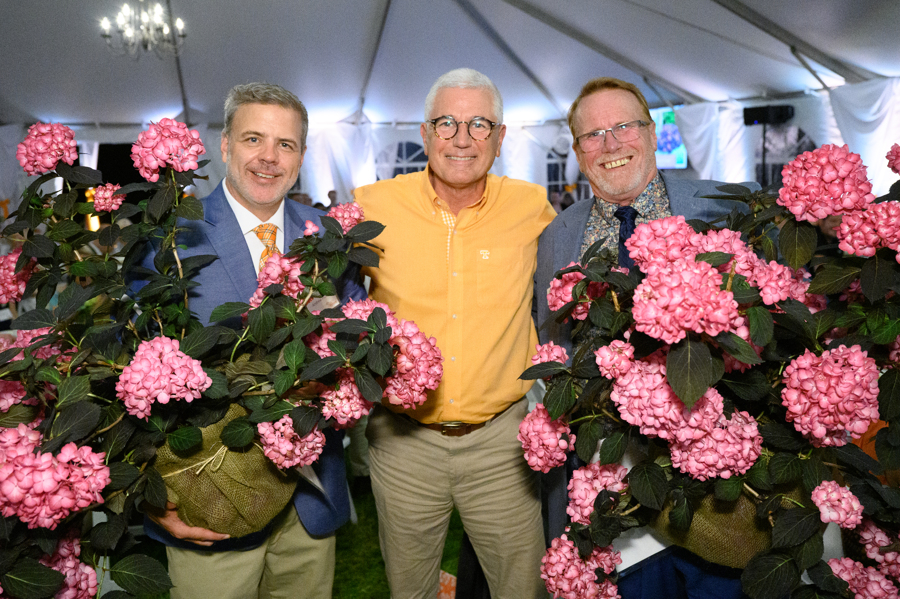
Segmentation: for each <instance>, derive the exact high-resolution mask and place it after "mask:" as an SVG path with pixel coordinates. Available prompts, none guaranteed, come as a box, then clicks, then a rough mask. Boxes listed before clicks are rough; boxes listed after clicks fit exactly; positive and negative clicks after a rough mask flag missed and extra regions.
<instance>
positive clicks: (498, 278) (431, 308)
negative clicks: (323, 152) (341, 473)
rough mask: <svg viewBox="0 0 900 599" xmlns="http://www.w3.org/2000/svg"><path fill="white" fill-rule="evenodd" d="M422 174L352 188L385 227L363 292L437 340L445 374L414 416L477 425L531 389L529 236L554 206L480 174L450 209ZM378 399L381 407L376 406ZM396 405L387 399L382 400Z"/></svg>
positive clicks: (532, 238)
mask: <svg viewBox="0 0 900 599" xmlns="http://www.w3.org/2000/svg"><path fill="white" fill-rule="evenodd" d="M427 173H428V171H427V170H426V171H422V172H418V173H413V174H409V175H400V176H398V177H395V178H394V179H391V180H387V181H379V182H378V183H374V184H372V185H367V186H365V187H360V188H358V189H357V190H356V192H355V199H356V201H357V202H358V203H359V205H360V206H361V207H362V209H363V212H364V213H365V217H366V220H373V221H377V222H380V223H382V224H383V225H385V227H386V228H385V230H384V233H382V234H381V235H380V236H378V237H377V238H376V239H374V240H373V243H375V244H376V245H378V246H379V247H381V248H383V249H384V253H383V255H382V256H381V263H380V265H379V267H378V268H366V269H363V273H364V274H366V275H368V276H370V277H371V278H372V284H371V287H370V289H369V296H370V297H371V298H373V299H375V300H377V301H379V302H384V303H385V304H387V305H388V306H390V307H391V309H392V310H394V312H395V313H396V314H397V316H399V317H402V318H405V319H407V320H412V321H414V322H415V323H416V324H417V325H418V326H419V328H420V329H421V330H422V331H423V332H424V333H425V334H426V335H428V336H429V337H434V338H435V339H436V340H437V345H438V347H439V348H440V350H441V353H442V354H443V356H444V364H443V366H444V378H443V379H442V381H441V384H440V386H439V387H438V389H437V391H433V392H431V393H429V396H428V401H427V402H426V403H425V404H424V405H422V406H419V407H418V408H417V409H415V410H408V411H406V413H408V414H409V415H410V416H412V417H413V418H415V419H417V420H419V421H421V422H425V423H432V422H447V421H463V422H484V421H486V420H489V419H490V418H491V417H493V416H494V415H495V414H498V413H500V412H502V411H503V410H505V409H506V408H508V407H509V406H510V405H511V404H512V403H513V402H515V401H516V400H518V399H519V398H520V397H522V396H523V395H524V394H525V393H526V392H527V391H528V389H529V388H530V387H531V383H532V382H531V381H522V380H519V375H520V374H522V372H523V371H524V370H525V369H526V368H528V367H529V366H531V356H532V354H534V347H535V345H536V344H537V333H536V332H535V328H534V324H533V322H532V318H531V300H532V286H533V277H534V270H535V263H536V256H537V242H538V237H539V236H540V234H541V232H542V231H543V230H544V228H545V227H546V226H547V225H548V224H550V221H551V220H553V217H554V216H555V212H554V211H553V208H552V207H551V206H550V203H549V202H548V201H547V193H546V191H545V190H544V188H543V187H541V186H540V185H535V184H533V183H527V182H525V181H519V180H516V179H508V178H506V177H497V176H494V175H488V178H487V185H486V187H485V192H484V195H483V196H482V198H481V200H480V201H478V202H477V203H475V204H473V205H472V206H469V207H467V208H463V209H462V210H460V212H459V214H458V215H455V216H454V214H453V213H452V212H451V210H450V208H449V207H448V206H447V204H446V203H445V202H444V201H443V200H441V199H439V198H438V197H437V194H436V193H435V191H434V188H433V187H432V186H431V183H430V181H429V178H428V174H427ZM385 405H387V404H385ZM388 407H390V408H391V409H394V410H395V411H401V410H400V408H397V407H396V406H388Z"/></svg>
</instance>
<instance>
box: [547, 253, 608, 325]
mask: <svg viewBox="0 0 900 599" xmlns="http://www.w3.org/2000/svg"><path fill="white" fill-rule="evenodd" d="M577 265H578V262H572V263H570V264H568V265H567V266H566V268H569V266H577ZM584 278H585V277H584V275H583V274H581V273H580V272H569V273H566V274H564V275H563V276H562V277H560V278H558V279H553V280H552V281H550V289H548V290H547V305H548V307H549V308H550V310H552V311H554V312H555V311H556V310H559V309H560V308H562V307H563V306H565V305H566V304H568V303H569V302H571V301H572V300H576V301H577V302H578V304H577V305H576V306H575V309H574V310H572V318H574V319H575V320H584V319H586V318H587V317H588V312H590V309H591V300H594V299H597V298H600V297H603V295H604V294H605V293H606V290H607V289H609V285H606V284H605V283H597V282H592V283H588V286H587V289H586V290H585V293H584V294H583V295H582V296H581V297H577V298H575V297H572V291H573V290H574V289H575V285H577V284H578V282H579V281H581V280H582V279H584Z"/></svg>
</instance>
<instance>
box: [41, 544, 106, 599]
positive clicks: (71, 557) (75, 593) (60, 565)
mask: <svg viewBox="0 0 900 599" xmlns="http://www.w3.org/2000/svg"><path fill="white" fill-rule="evenodd" d="M79 555H81V543H80V541H79V540H78V536H77V535H69V536H67V537H65V538H62V539H60V540H59V542H58V543H57V544H56V550H55V551H54V552H53V555H49V556H46V557H44V558H43V559H41V563H42V564H43V565H45V566H47V567H48V568H53V569H54V570H56V571H57V572H61V573H62V574H64V575H65V576H66V579H65V581H64V582H63V587H62V588H61V589H60V590H59V591H57V592H56V594H55V595H54V596H53V597H54V599H91V598H92V597H94V596H95V595H96V594H97V571H96V570H94V569H93V568H92V567H90V566H88V565H87V564H85V563H84V562H82V561H81V560H80V559H78V556H79Z"/></svg>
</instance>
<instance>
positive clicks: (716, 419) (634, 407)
mask: <svg viewBox="0 0 900 599" xmlns="http://www.w3.org/2000/svg"><path fill="white" fill-rule="evenodd" d="M665 375H666V367H665V364H664V362H663V358H662V356H657V355H655V354H654V356H652V357H649V358H647V359H645V360H637V361H635V362H633V363H632V367H631V368H630V369H629V370H628V371H627V372H626V373H625V374H624V375H622V376H620V377H619V378H617V379H616V381H615V383H614V384H613V390H612V393H611V394H610V398H611V399H612V401H613V402H614V403H615V404H616V405H617V406H618V408H619V413H620V414H621V416H622V419H623V420H625V421H626V422H628V423H629V424H632V425H635V426H637V427H638V428H639V429H640V431H641V434H644V435H647V436H649V437H659V438H661V439H666V440H667V441H669V444H670V445H669V452H670V454H671V457H672V464H673V465H674V466H675V467H676V468H678V469H679V470H680V471H681V472H684V473H685V474H690V475H691V476H692V477H694V478H696V479H698V480H706V479H708V478H713V477H721V478H729V477H731V476H732V475H735V474H743V473H744V472H746V471H747V470H749V469H750V467H751V466H753V464H754V463H755V462H756V460H757V458H759V455H760V452H761V450H762V437H761V436H760V434H759V429H758V426H757V423H756V420H755V419H754V418H753V417H752V416H750V415H749V414H747V413H746V412H735V413H734V414H732V416H731V418H726V417H725V414H724V412H723V409H724V406H723V400H722V396H721V395H719V392H718V391H716V390H715V389H714V388H710V389H708V390H707V392H706V393H705V394H704V395H703V397H701V398H700V399H699V400H697V402H696V403H695V404H694V406H693V407H692V408H691V409H688V408H687V407H686V406H685V405H684V403H683V402H682V401H681V400H680V399H678V397H677V396H676V395H675V393H674V391H672V388H671V387H670V386H669V384H668V383H667V382H666V378H665Z"/></svg>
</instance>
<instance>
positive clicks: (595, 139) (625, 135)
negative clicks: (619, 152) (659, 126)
mask: <svg viewBox="0 0 900 599" xmlns="http://www.w3.org/2000/svg"><path fill="white" fill-rule="evenodd" d="M649 124H650V123H648V122H647V121H629V122H627V123H622V124H621V125H616V126H615V127H610V128H609V129H598V130H596V131H591V132H590V133H585V134H584V135H579V136H578V137H577V138H575V139H576V141H577V142H578V147H580V148H581V151H582V152H593V151H595V150H599V149H600V146H602V145H603V141H604V140H605V139H606V133H607V131H608V132H610V133H612V136H613V138H614V139H615V140H616V141H619V142H626V141H634V140H636V139H637V138H638V136H639V135H640V134H641V128H642V127H646V126H647V125H649Z"/></svg>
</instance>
